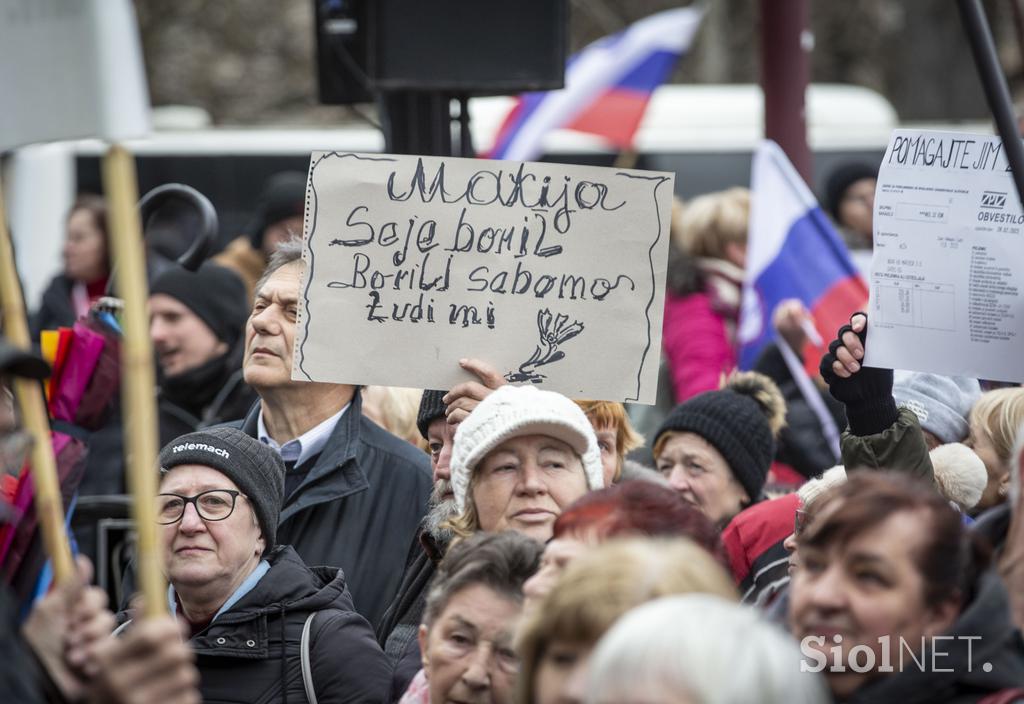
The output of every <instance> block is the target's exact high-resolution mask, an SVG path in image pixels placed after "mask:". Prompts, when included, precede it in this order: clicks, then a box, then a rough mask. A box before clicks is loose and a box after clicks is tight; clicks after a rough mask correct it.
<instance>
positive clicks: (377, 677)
mask: <svg viewBox="0 0 1024 704" xmlns="http://www.w3.org/2000/svg"><path fill="white" fill-rule="evenodd" d="M267 559H268V561H269V562H270V564H271V567H270V571H268V572H267V573H266V574H265V575H264V576H263V578H262V579H261V580H260V581H259V582H258V583H257V584H256V586H255V587H253V589H252V591H250V592H249V593H247V594H245V595H244V596H243V597H242V598H241V599H239V600H238V602H237V603H236V604H234V605H233V606H231V608H229V609H228V610H227V611H225V612H224V613H222V614H221V615H220V616H218V617H217V618H216V619H215V620H214V621H213V623H211V624H210V625H209V626H207V627H206V628H205V629H203V630H202V631H200V632H199V633H197V634H195V635H194V636H193V637H192V639H191V640H190V641H189V644H190V645H191V646H192V649H193V650H194V651H195V654H196V667H197V668H198V669H199V679H200V683H199V688H200V693H201V695H202V698H203V701H204V702H205V703H206V704H212V703H214V702H224V703H227V702H240V703H241V702H244V703H245V704H265V703H269V702H285V701H288V702H293V704H296V703H298V702H305V701H307V700H306V694H305V688H304V685H303V680H302V669H301V661H300V642H301V637H302V629H303V626H304V625H305V622H306V618H307V617H308V616H309V614H310V613H312V612H314V611H315V612H317V614H316V616H314V617H313V622H312V626H311V631H310V645H309V652H310V665H311V670H312V678H313V687H314V692H315V694H316V697H317V700H318V701H319V702H321V704H328V703H329V704H340V703H341V702H350V703H351V704H364V703H366V704H369V703H371V702H384V701H386V700H387V691H388V685H389V682H390V674H391V668H390V665H388V662H387V659H386V658H385V657H384V653H383V652H382V651H381V649H380V646H379V645H377V641H376V640H375V639H374V637H373V631H372V630H371V629H370V626H369V624H368V623H367V622H366V620H365V619H364V618H363V617H362V616H360V615H359V614H357V613H355V611H354V610H353V608H352V598H351V596H350V595H349V593H348V589H346V587H345V577H344V575H343V574H342V573H341V571H339V570H332V569H328V568H323V567H321V568H313V569H310V568H308V567H306V565H305V564H304V563H303V562H302V560H301V559H299V556H298V555H297V554H296V553H295V551H294V550H293V549H292V548H291V547H290V546H287V545H281V546H278V547H277V548H275V549H274V550H273V551H272V552H271V554H270V555H269V556H268V558H267Z"/></svg>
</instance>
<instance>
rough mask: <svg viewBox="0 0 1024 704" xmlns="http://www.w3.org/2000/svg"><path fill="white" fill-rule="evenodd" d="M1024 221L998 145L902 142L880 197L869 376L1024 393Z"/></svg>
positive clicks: (964, 140) (963, 137) (888, 157)
mask: <svg viewBox="0 0 1024 704" xmlns="http://www.w3.org/2000/svg"><path fill="white" fill-rule="evenodd" d="M1022 289H1024V213H1022V211H1021V206H1020V201H1019V200H1018V198H1017V194H1016V191H1015V190H1014V186H1013V182H1012V180H1011V174H1010V169H1009V166H1008V165H1007V161H1006V155H1005V153H1004V152H1003V148H1002V142H1001V141H1000V140H999V138H998V137H991V136H987V135H978V134H958V133H952V132H928V131H911V130H897V131H896V132H894V133H893V136H892V139H891V141H890V142H889V147H888V149H886V152H885V157H884V159H883V160H882V167H881V170H880V172H879V174H878V187H877V190H876V192H875V218H874V260H873V262H872V270H871V302H870V311H871V314H870V315H871V317H870V329H869V332H868V343H869V344H868V345H867V357H866V358H865V363H866V364H868V365H869V366H878V367H888V368H893V369H912V370H917V371H927V372H934V373H938V374H947V375H962V376H969V377H979V378H987V379H996V380H1002V381H1024V354H1022V351H1024V336H1022V333H1024V299H1022V298H1021V291H1022Z"/></svg>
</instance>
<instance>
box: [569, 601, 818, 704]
mask: <svg viewBox="0 0 1024 704" xmlns="http://www.w3.org/2000/svg"><path fill="white" fill-rule="evenodd" d="M800 662H801V655H800V650H799V648H798V647H797V644H796V643H795V642H794V641H793V640H792V639H791V638H790V637H789V636H788V635H787V634H785V633H784V632H783V631H781V630H780V629H779V628H778V627H777V626H774V625H772V624H770V623H768V622H767V621H764V620H763V619H762V617H761V616H760V614H759V613H758V612H757V611H755V610H754V609H752V608H751V607H748V606H742V605H739V604H733V603H731V602H729V601H726V600H724V599H721V598H719V597H715V596H711V595H708V594H687V595H683V596H670V597H665V598H662V599H657V600H655V601H651V602H649V603H647V604H645V605H643V606H640V607H637V608H636V609H634V610H632V611H630V612H629V613H627V614H626V615H625V616H623V617H622V618H621V619H619V621H618V622H617V623H616V624H615V625H614V626H612V628H611V629H610V630H609V631H608V632H607V633H606V634H605V635H604V637H603V638H601V640H600V642H599V643H598V645H597V647H596V648H595V650H594V654H593V655H592V656H591V658H590V667H589V674H588V680H587V699H586V701H587V704H607V703H609V702H618V703H624V702H630V701H632V700H633V697H635V696H637V695H642V694H643V693H645V692H647V693H650V692H658V693H660V694H662V696H666V697H673V698H675V699H679V698H685V699H686V700H687V701H692V702H695V704H750V702H762V703H764V704H824V703H825V702H828V701H830V699H829V696H828V691H827V689H826V687H825V682H824V680H823V679H822V677H821V676H820V675H818V674H815V673H813V672H801V671H800Z"/></svg>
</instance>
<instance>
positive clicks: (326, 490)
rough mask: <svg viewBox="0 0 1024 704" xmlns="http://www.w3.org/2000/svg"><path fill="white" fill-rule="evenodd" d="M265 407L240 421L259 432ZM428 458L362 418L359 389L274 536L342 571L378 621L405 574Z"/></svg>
mask: <svg viewBox="0 0 1024 704" xmlns="http://www.w3.org/2000/svg"><path fill="white" fill-rule="evenodd" d="M259 411H260V406H259V404H256V405H255V406H253V408H252V409H251V410H250V411H249V414H248V415H247V416H246V418H245V420H244V421H243V422H242V424H241V428H242V430H244V431H245V432H246V433H248V434H249V435H251V436H252V437H257V434H258V433H257V419H258V418H259ZM430 488H431V483H430V459H429V458H428V457H427V455H426V453H424V452H421V451H420V450H418V449H416V448H415V447H413V446H412V445H410V444H409V443H407V442H405V441H404V440H399V439H398V438H396V437H395V436H394V435H392V434H391V433H389V432H388V431H386V430H384V429H383V428H381V427H380V426H378V425H377V424H375V423H373V422H372V421H370V420H368V419H366V418H364V417H363V414H362V402H361V399H360V395H359V394H355V395H354V396H353V398H352V403H351V405H350V406H349V408H348V410H347V411H345V413H344V415H342V416H341V419H340V420H339V421H338V424H337V425H336V426H335V428H334V430H333V431H332V432H331V436H330V438H329V439H328V440H327V444H326V446H324V449H323V452H321V453H320V455H319V456H318V457H317V458H316V460H315V463H314V464H313V467H312V468H311V469H310V471H309V473H308V474H307V475H306V476H305V478H304V479H303V480H302V483H301V484H299V486H298V487H297V488H296V489H295V490H294V491H293V492H292V493H291V494H290V495H289V496H288V498H287V499H285V502H284V506H283V507H282V509H281V520H280V523H279V524H278V529H277V541H278V542H279V543H282V544H286V545H291V546H293V547H294V548H295V551H296V552H298V553H299V555H300V556H301V557H302V559H303V560H304V561H305V562H306V563H307V564H310V565H330V566H331V567H340V568H341V569H342V570H344V571H345V578H346V580H347V582H348V586H349V589H350V590H351V592H352V599H353V601H354V603H355V607H356V611H358V612H359V613H360V614H362V615H363V616H364V617H365V618H366V619H367V620H368V621H369V622H370V623H371V624H372V625H374V626H375V625H376V624H377V623H378V622H379V621H380V618H381V616H382V615H383V613H384V610H385V609H386V608H387V607H388V604H390V603H391V600H392V598H393V597H394V596H395V592H397V591H398V585H399V583H400V582H401V581H402V573H403V570H404V567H405V560H406V555H407V554H408V551H409V543H410V541H411V540H412V539H413V536H414V535H415V534H416V531H417V529H418V528H419V523H420V520H421V519H422V518H423V514H424V513H425V512H426V509H427V501H428V499H429V497H430Z"/></svg>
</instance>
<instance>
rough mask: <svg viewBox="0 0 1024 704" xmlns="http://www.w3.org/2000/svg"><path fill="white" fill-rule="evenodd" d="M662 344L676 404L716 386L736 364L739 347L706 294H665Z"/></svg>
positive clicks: (711, 389)
mask: <svg viewBox="0 0 1024 704" xmlns="http://www.w3.org/2000/svg"><path fill="white" fill-rule="evenodd" d="M662 346H663V347H664V350H665V357H666V359H667V360H668V363H669V368H670V369H671V370H672V386H673V388H674V390H675V394H676V399H675V400H676V403H682V402H683V401H685V400H687V399H688V398H690V397H691V396H696V395H697V394H699V393H701V392H703V391H713V390H715V389H717V388H718V385H719V384H718V382H719V380H720V378H721V376H722V374H728V373H729V372H730V371H732V369H733V367H735V366H736V350H735V349H733V347H732V345H731V344H730V342H729V334H728V331H727V330H726V325H725V321H724V319H723V318H722V316H721V315H719V314H718V313H717V312H715V310H714V309H713V308H712V306H711V297H710V296H709V295H708V294H706V293H691V294H689V295H686V296H676V295H675V294H672V293H666V294H665V321H664V330H663V333H662Z"/></svg>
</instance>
